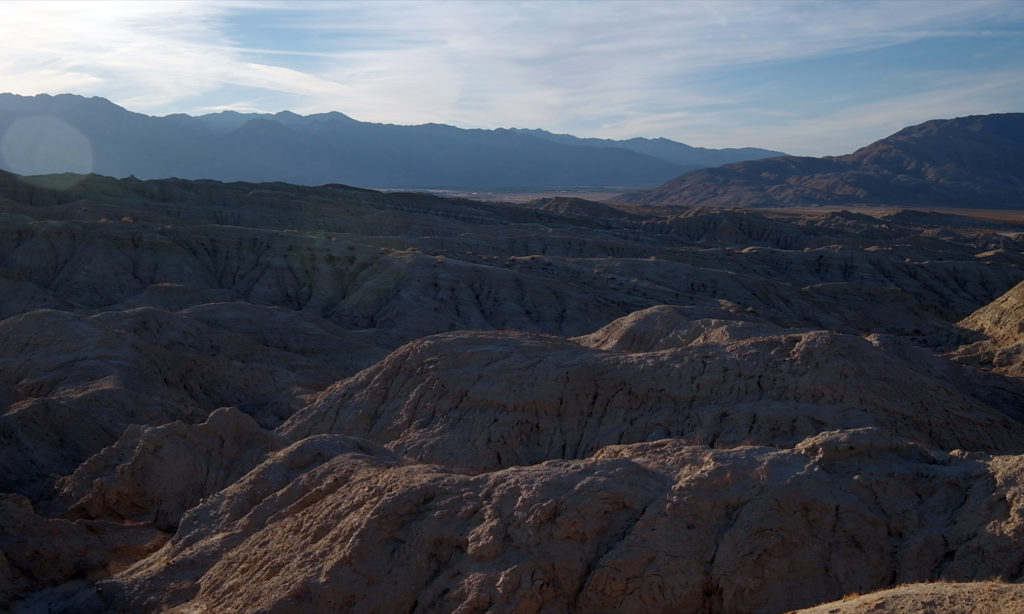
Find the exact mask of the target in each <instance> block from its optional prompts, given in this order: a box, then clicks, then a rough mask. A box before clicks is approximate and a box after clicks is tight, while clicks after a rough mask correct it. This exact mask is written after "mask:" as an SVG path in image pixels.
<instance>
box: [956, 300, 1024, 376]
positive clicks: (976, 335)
mask: <svg viewBox="0 0 1024 614" xmlns="http://www.w3.org/2000/svg"><path fill="white" fill-rule="evenodd" d="M957 325H958V326H960V327H961V328H963V329H964V330H965V331H968V332H969V333H973V334H971V335H968V336H967V341H968V343H966V344H964V345H963V346H961V347H959V348H957V349H956V351H954V352H953V354H952V356H953V357H954V358H956V359H957V360H960V361H962V362H966V363H970V364H979V365H983V366H985V367H987V368H990V369H992V370H994V371H996V372H998V373H1003V374H1005V375H1012V376H1014V377H1020V376H1024V282H1022V283H1020V284H1017V285H1016V286H1014V287H1013V288H1011V289H1010V290H1009V291H1008V292H1007V293H1006V294H1004V295H1002V296H1000V297H999V298H997V299H996V300H995V301H993V302H991V303H989V304H988V305H985V306H984V307H982V308H981V309H979V310H977V311H975V312H974V313H972V314H971V315H969V316H968V317H966V318H964V319H963V320H961V321H960V322H958V324H957Z"/></svg>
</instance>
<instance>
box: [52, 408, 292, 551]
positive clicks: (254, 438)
mask: <svg viewBox="0 0 1024 614" xmlns="http://www.w3.org/2000/svg"><path fill="white" fill-rule="evenodd" d="M281 446H282V442H281V440H280V438H278V437H276V436H275V435H273V434H272V433H269V432H267V431H264V430H262V429H260V427H259V426H258V425H257V424H256V422H255V421H253V419H252V418H250V417H249V416H247V415H246V414H244V413H242V412H240V411H239V410H237V409H235V408H232V407H225V408H221V409H218V410H216V411H215V412H213V413H212V414H210V417H209V418H208V419H207V420H206V422H203V423H202V424H198V425H194V426H193V425H186V424H184V423H182V422H180V421H178V422H171V423H169V424H164V425H161V426H153V427H148V428H144V427H140V426H134V425H133V426H131V427H129V428H128V429H127V430H126V431H125V433H124V434H123V435H122V436H121V438H120V439H119V440H118V441H117V443H115V444H114V445H112V446H109V447H107V448H104V449H103V450H101V451H100V452H98V453H97V454H95V455H94V456H92V457H90V458H89V459H88V460H86V461H85V462H84V463H82V464H81V465H79V466H78V468H77V469H76V470H75V472H74V473H73V474H71V475H70V476H68V477H66V478H63V479H62V480H61V481H60V482H59V483H58V485H57V486H58V488H59V493H58V498H57V501H55V502H54V504H53V507H56V508H58V509H60V508H64V509H66V510H67V511H66V512H65V516H68V517H74V518H87V519H109V520H112V521H120V522H133V523H151V524H153V525H154V526H156V527H157V528H159V529H161V530H163V531H169V532H173V531H174V530H175V529H176V528H177V526H178V522H179V521H180V520H181V516H182V515H183V514H184V513H185V511H186V510H188V509H191V508H192V507H193V506H195V505H196V504H197V503H199V501H200V500H201V499H203V498H204V497H206V496H207V495H210V494H213V493H215V492H217V491H219V490H220V489H222V488H224V487H225V486H228V485H230V484H232V483H233V482H234V481H235V480H237V479H238V478H240V477H241V476H242V475H244V474H245V473H246V472H248V471H249V470H250V469H251V468H252V467H254V466H256V465H257V464H258V462H259V461H261V460H262V459H263V457H265V456H266V455H267V454H268V453H269V452H271V451H273V450H276V449H278V448H280V447H281Z"/></svg>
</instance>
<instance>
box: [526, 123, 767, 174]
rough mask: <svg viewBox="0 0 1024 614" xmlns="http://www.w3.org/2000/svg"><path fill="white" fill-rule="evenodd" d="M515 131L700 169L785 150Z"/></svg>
mask: <svg viewBox="0 0 1024 614" xmlns="http://www.w3.org/2000/svg"><path fill="white" fill-rule="evenodd" d="M514 130H516V132H519V133H522V134H530V135H532V136H536V137H539V138H542V139H548V140H549V141H555V142H556V143H564V144H566V145H588V146H590V147H620V148H622V149H628V150H630V151H635V152H637V153H642V154H645V155H648V156H654V157H655V158H660V159H662V160H665V161H666V162H674V163H675V164H682V165H684V166H693V167H696V168H703V167H707V166H720V165H722V164H729V163H731V162H742V161H744V160H757V159H760V158H772V157H775V156H784V155H786V154H785V152H782V151H772V150H770V149H758V148H757V147H740V148H727V149H707V148H706V147H691V146H690V145H687V144H686V143H679V142H678V141H672V140H669V139H665V138H659V139H645V138H633V139H625V140H621V141H619V140H614V139H581V138H579V137H576V136H573V135H571V134H554V133H552V132H548V131H547V130H531V129H525V128H515V129H514Z"/></svg>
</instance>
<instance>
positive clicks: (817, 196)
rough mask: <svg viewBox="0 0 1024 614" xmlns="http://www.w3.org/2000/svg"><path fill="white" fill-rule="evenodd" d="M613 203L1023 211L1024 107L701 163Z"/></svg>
mask: <svg viewBox="0 0 1024 614" xmlns="http://www.w3.org/2000/svg"><path fill="white" fill-rule="evenodd" d="M618 202H619V203H630V204H643V205H655V206H671V205H674V206H683V207H699V206H713V207H788V206H807V205H863V204H889V205H901V206H937V207H943V206H944V207H975V208H1019V207H1021V206H1024V113H1003V114H993V115H974V116H969V117H958V118H955V119H945V120H939V119H937V120H931V121H927V122H924V123H922V124H918V125H916V126H910V127H907V128H904V129H902V130H900V131H899V132H896V133H895V134H893V135H891V136H888V137H886V138H884V139H881V140H879V141H876V142H874V143H872V144H870V145H868V146H866V147H863V148H861V149H858V150H857V151H855V152H853V153H851V154H848V155H845V156H836V157H824V158H808V157H797V156H780V157H775V158H769V159H764V160H750V161H745V162H737V163H733V164H726V165H724V166H719V167H717V168H705V169H700V170H696V171H692V172H689V173H686V174H683V175H681V176H679V177H676V178H675V179H672V180H670V181H668V182H666V183H665V184H663V185H661V186H660V187H658V188H656V189H654V190H650V191H645V192H636V193H632V194H626V195H623V196H621V197H619V199H618Z"/></svg>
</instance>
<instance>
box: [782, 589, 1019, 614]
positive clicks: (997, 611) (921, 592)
mask: <svg viewBox="0 0 1024 614" xmlns="http://www.w3.org/2000/svg"><path fill="white" fill-rule="evenodd" d="M1021 611H1024V585H1020V584H1007V583H1005V582H936V583H918V584H907V585H904V586H898V587H896V588H891V589H889V590H885V591H878V592H875V593H870V594H867V595H852V596H849V597H848V598H844V599H843V600H842V601H834V602H831V603H823V604H821V605H818V606H815V607H813V608H806V609H803V610H799V614H862V613H863V614H867V613H868V612H887V613H890V614H917V613H918V612H943V614H1003V613H1004V612H1021ZM794 614H796V613H794Z"/></svg>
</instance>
